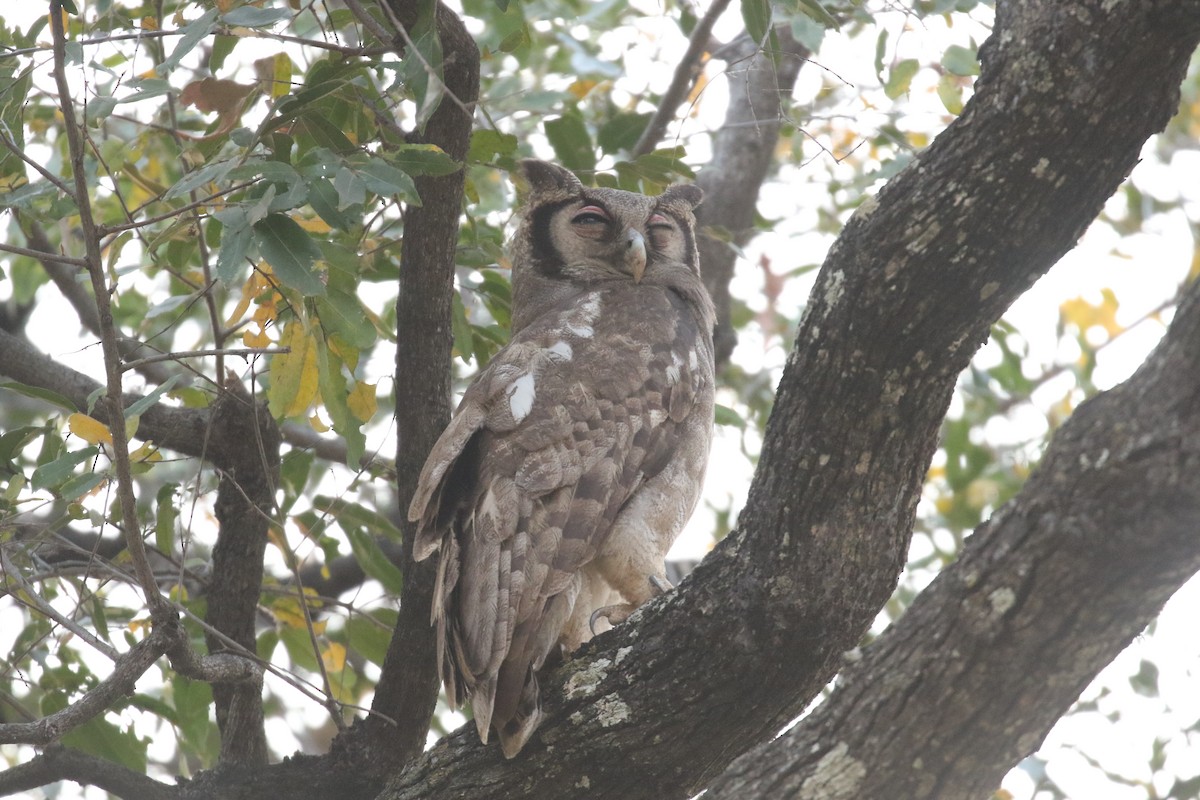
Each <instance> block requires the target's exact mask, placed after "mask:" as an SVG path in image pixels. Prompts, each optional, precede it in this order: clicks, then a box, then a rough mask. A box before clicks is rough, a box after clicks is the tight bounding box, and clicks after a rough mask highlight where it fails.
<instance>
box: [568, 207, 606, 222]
mask: <svg viewBox="0 0 1200 800" xmlns="http://www.w3.org/2000/svg"><path fill="white" fill-rule="evenodd" d="M580 214H596V215H598V216H601V217H604V218H605V219H608V212H607V211H605V210H604V209H603V208H600V206H584V207H583V208H581V209H579V210H578V211H576V212H575V216H579V215H580Z"/></svg>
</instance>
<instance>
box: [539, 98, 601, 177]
mask: <svg viewBox="0 0 1200 800" xmlns="http://www.w3.org/2000/svg"><path fill="white" fill-rule="evenodd" d="M543 127H544V128H545V130H546V138H547V139H549V140H550V146H551V147H553V148H554V155H555V156H557V157H558V160H559V162H560V163H561V164H562V165H563V166H564V167H566V168H567V169H569V170H574V171H575V172H591V171H593V170H595V169H596V151H595V148H593V147H592V137H591V134H589V133H588V129H587V125H585V124H584V122H583V115H582V114H580V113H579V111H578V110H577V109H572V110H570V111H567V112H566V113H564V114H563V115H562V116H561V117H559V118H558V119H552V120H547V122H546V123H545V125H544V126H543Z"/></svg>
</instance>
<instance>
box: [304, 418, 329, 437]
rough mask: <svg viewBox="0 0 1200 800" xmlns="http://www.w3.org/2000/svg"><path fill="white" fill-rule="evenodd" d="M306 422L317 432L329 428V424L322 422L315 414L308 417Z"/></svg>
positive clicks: (322, 431)
mask: <svg viewBox="0 0 1200 800" xmlns="http://www.w3.org/2000/svg"><path fill="white" fill-rule="evenodd" d="M308 424H309V425H312V429H313V430H314V431H316V432H317V433H325V432H326V431H328V430H329V426H328V425H326V424H325V423H324V422H322V421H321V418H320V417H319V416H317V415H316V414H313V415H312V416H311V417H309V418H308Z"/></svg>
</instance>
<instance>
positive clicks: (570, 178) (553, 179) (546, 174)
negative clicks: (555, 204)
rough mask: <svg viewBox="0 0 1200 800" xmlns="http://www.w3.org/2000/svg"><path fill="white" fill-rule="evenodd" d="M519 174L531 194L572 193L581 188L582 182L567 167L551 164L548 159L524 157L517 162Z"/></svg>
mask: <svg viewBox="0 0 1200 800" xmlns="http://www.w3.org/2000/svg"><path fill="white" fill-rule="evenodd" d="M518 172H519V174H520V176H521V177H522V178H524V179H525V181H526V182H527V183H528V184H529V193H530V194H531V195H533V196H538V195H549V194H561V195H572V194H575V193H576V192H580V191H582V190H583V184H581V183H580V182H579V179H578V178H576V177H575V175H574V173H572V172H571V171H570V170H569V169H566V168H564V167H560V166H559V165H558V164H551V163H550V162H549V161H538V160H537V159H536V158H526V159H523V160H522V161H521V162H520V163H519V170H518Z"/></svg>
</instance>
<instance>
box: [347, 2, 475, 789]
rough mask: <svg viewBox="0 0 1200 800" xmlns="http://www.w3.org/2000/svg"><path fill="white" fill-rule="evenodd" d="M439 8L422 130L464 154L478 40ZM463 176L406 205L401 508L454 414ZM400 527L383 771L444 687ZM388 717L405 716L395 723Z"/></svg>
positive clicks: (424, 573)
mask: <svg viewBox="0 0 1200 800" xmlns="http://www.w3.org/2000/svg"><path fill="white" fill-rule="evenodd" d="M389 5H390V9H391V11H392V13H393V14H394V15H395V18H396V20H397V21H398V22H399V23H400V25H401V26H402V27H403V28H405V29H409V30H411V29H412V28H413V27H414V26H415V25H416V24H417V22H418V17H419V9H420V8H422V7H423V5H424V4H422V3H417V2H400V0H394V1H393V2H390V3H389ZM436 14H437V18H436V25H437V33H438V36H439V37H440V38H441V44H442V53H443V61H442V73H443V74H442V80H443V82H444V83H445V88H446V92H447V94H448V95H450V97H452V98H453V101H452V102H450V101H448V100H447V99H444V100H443V102H442V103H441V104H440V105H439V106H438V108H437V110H436V111H435V112H434V113H433V115H432V116H431V117H430V119H429V122H428V125H427V127H426V129H425V131H424V132H423V133H422V134H420V135H419V136H416V137H415V138H416V139H417V140H419V141H421V142H423V143H429V144H436V145H438V146H439V147H441V148H442V150H444V151H445V152H446V153H448V154H449V155H450V157H451V158H453V159H455V160H456V161H463V160H464V159H465V158H466V155H467V149H468V147H469V145H470V140H471V128H472V124H473V119H472V115H471V113H470V111H471V109H473V108H474V105H475V101H476V99H477V98H478V96H479V48H478V47H477V46H476V44H475V40H474V39H473V38H472V37H471V35H470V34H469V33H468V32H467V30H466V28H465V27H464V26H463V24H462V21H461V20H459V19H458V17H457V16H456V15H455V14H454V13H453V12H452V11H450V10H449V9H447V8H446V7H445V6H444V5H442V4H441V3H440V2H439V3H438V4H437V6H436ZM410 49H411V48H410ZM417 55H418V54H416V53H415V52H414V53H411V54H410V56H409V57H416V56H417ZM464 179H465V173H464V172H463V171H459V172H455V173H454V174H452V175H446V176H443V177H436V178H435V177H421V178H417V179H416V183H417V191H418V192H419V194H420V196H421V205H420V206H412V205H410V206H408V207H406V208H405V210H404V245H403V249H402V253H403V255H402V261H401V265H400V292H399V298H398V299H397V302H396V335H397V347H396V375H397V380H396V430H397V439H398V449H397V454H396V474H397V497H398V498H399V500H400V503H401V506H402V508H406V507H407V504H408V500H409V498H410V497H412V493H413V491H414V489H415V488H416V485H417V477H418V476H419V475H420V472H421V467H422V465H423V464H424V462H425V457H426V455H427V454H428V453H429V450H430V449H431V448H432V447H433V443H434V442H435V441H436V440H437V437H438V435H439V434H440V433H441V430H442V428H444V427H445V425H446V423H447V422H448V421H449V419H450V354H451V345H452V341H453V337H452V334H451V329H450V316H451V301H452V300H453V297H454V269H455V258H454V256H455V251H456V248H457V244H458V228H459V219H460V216H461V212H462V199H463V185H464ZM401 516H402V517H404V518H406V517H407V515H405V514H402V515H401ZM402 530H403V531H404V534H405V536H404V540H405V541H404V557H403V563H402V570H403V572H404V588H403V593H402V595H401V601H400V617H399V620H398V622H397V623H396V630H395V632H394V634H393V636H392V641H391V644H390V646H389V648H388V653H387V657H386V660H385V661H384V666H383V672H382V674H381V675H380V679H379V683H378V685H377V686H376V688H375V699H374V702H373V704H372V710H373V711H374V712H378V713H377V714H373V715H372V716H371V717H369V718H368V719H367V721H366V728H365V729H366V731H367V734H366V735H367V740H368V742H369V747H370V754H369V756H368V761H369V764H370V768H371V769H375V770H377V771H378V772H379V773H380V774H386V773H388V772H391V771H394V769H395V767H396V765H397V764H400V763H404V762H405V761H407V760H409V759H412V758H414V757H416V756H417V755H418V754H420V753H421V751H422V750H423V749H424V747H425V737H426V734H427V732H428V730H429V720H430V718H431V717H432V715H433V709H434V705H435V704H436V702H437V694H438V677H437V660H436V659H437V648H436V646H435V637H434V632H433V629H432V628H431V627H430V625H429V610H430V596H431V594H432V587H433V570H432V568H431V567H430V566H429V565H428V564H422V565H418V564H416V563H415V562H414V561H413V560H412V537H411V533H412V530H411V526H410V525H409V524H408V523H407V521H405V523H404V525H403V527H402ZM379 715H382V717H381V716H379ZM384 718H390V719H393V720H396V721H398V722H399V723H400V724H399V726H393V725H391V724H389V723H387V722H385V721H384Z"/></svg>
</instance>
